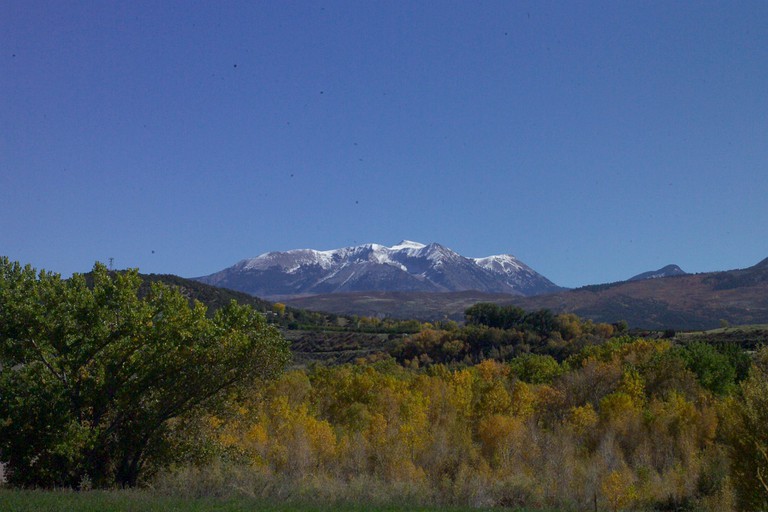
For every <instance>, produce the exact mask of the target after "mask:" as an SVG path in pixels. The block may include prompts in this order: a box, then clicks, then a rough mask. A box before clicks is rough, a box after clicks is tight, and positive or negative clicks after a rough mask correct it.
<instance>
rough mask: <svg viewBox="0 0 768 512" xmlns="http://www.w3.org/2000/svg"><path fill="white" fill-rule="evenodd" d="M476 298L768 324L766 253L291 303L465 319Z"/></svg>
mask: <svg viewBox="0 0 768 512" xmlns="http://www.w3.org/2000/svg"><path fill="white" fill-rule="evenodd" d="M473 301H474V302H479V301H485V302H495V303H498V304H514V305H516V306H519V307H522V308H523V309H525V310H527V311H534V310H538V309H542V308H546V309H550V310H552V311H553V312H555V313H562V312H567V313H575V314H577V315H579V316H581V317H583V318H589V319H592V320H594V321H599V322H609V323H611V322H617V321H620V320H626V321H627V322H628V323H629V325H631V326H633V327H640V328H646V329H683V330H700V329H712V328H715V327H718V326H719V325H720V321H721V320H725V321H727V322H729V323H730V324H732V325H740V324H760V323H768V260H764V261H762V262H760V263H758V264H757V265H755V266H753V267H750V268H747V269H739V270H730V271H724V272H712V273H703V274H688V275H680V276H671V277H659V278H655V279H643V280H637V281H624V282H618V283H609V284H604V285H593V286H585V287H583V288H579V289H576V290H568V291H563V292H559V293H553V294H547V295H538V296H534V297H519V296H512V295H489V294H480V293H473V292H464V293H462V294H456V293H448V294H445V293H441V294H412V293H397V294H395V293H376V294H374V293H358V294H345V295H343V296H336V297H332V296H315V297H303V298H300V299H295V300H291V301H288V304H290V305H292V306H295V307H302V308H307V309H322V310H324V311H331V312H338V313H344V314H372V313H373V312H374V311H375V312H377V313H378V314H379V315H380V316H393V317H401V318H406V317H408V318H418V319H421V320H433V319H442V318H446V317H447V318H451V319H460V318H461V315H462V313H463V310H464V309H465V308H466V307H467V306H468V305H471V304H470V303H472V302H473Z"/></svg>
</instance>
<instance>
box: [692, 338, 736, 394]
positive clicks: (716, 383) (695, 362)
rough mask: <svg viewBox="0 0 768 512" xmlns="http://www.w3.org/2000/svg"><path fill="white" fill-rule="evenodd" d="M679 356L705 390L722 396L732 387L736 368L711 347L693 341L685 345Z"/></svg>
mask: <svg viewBox="0 0 768 512" xmlns="http://www.w3.org/2000/svg"><path fill="white" fill-rule="evenodd" d="M681 355H682V358H683V360H684V361H685V364H686V366H687V367H688V369H689V370H691V371H692V372H693V373H695V374H696V377H697V378H698V379H699V383H701V385H702V386H703V387H705V388H706V389H708V390H710V391H712V392H713V393H716V394H718V395H723V394H725V393H726V392H728V391H729V390H730V389H731V388H732V387H733V385H734V383H735V380H736V368H734V366H733V364H731V361H730V360H729V358H728V357H727V356H725V355H723V354H721V353H720V352H718V351H717V349H715V348H714V347H713V346H712V345H709V344H707V343H703V342H701V341H695V342H693V343H691V344H689V345H686V346H685V348H683V349H682V352H681Z"/></svg>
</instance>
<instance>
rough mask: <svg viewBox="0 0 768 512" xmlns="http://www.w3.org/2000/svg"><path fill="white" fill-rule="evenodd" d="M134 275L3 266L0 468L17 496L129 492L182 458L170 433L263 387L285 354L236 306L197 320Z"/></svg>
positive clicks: (177, 296) (3, 261)
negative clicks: (244, 390) (85, 489)
mask: <svg viewBox="0 0 768 512" xmlns="http://www.w3.org/2000/svg"><path fill="white" fill-rule="evenodd" d="M140 284H141V278H140V276H139V275H138V271H137V270H130V271H126V272H120V273H113V272H109V271H108V270H107V268H106V267H105V266H104V265H102V264H99V263H97V264H96V265H95V266H94V267H93V272H92V274H91V275H90V277H89V280H88V282H87V281H86V278H85V276H83V275H78V274H76V275H74V276H73V277H72V278H71V279H67V280H63V279H61V277H60V276H59V275H57V274H53V273H47V272H40V273H36V271H35V270H34V269H33V268H31V267H30V266H29V265H27V266H24V267H22V266H21V265H20V264H18V263H14V262H11V261H9V260H8V258H0V461H2V462H3V463H5V464H6V468H7V473H8V475H7V476H8V479H9V481H10V482H11V483H12V484H16V485H22V486H77V485H78V483H79V482H80V481H81V480H82V479H87V480H90V481H91V482H92V483H93V485H96V486H107V485H120V486H126V485H127V486H132V485H135V484H136V483H137V481H138V479H139V477H140V475H142V474H145V473H151V472H152V471H154V470H156V469H157V468H159V467H162V466H163V465H164V464H165V463H167V462H169V461H172V460H173V458H174V457H178V456H180V455H182V453H180V452H181V442H180V438H181V437H182V436H179V435H178V428H180V427H184V425H185V423H186V422H185V420H186V419H187V418H195V417H199V416H201V415H202V414H203V413H204V411H206V410H207V409H208V408H210V407H211V406H212V405H215V404H216V402H217V399H218V398H219V397H221V396H222V394H223V393H226V392H228V391H231V390H232V389H233V388H235V387H237V386H240V385H243V384H247V383H250V382H253V380H254V379H257V378H271V377H273V376H275V375H277V374H278V372H280V371H281V370H282V369H283V367H284V366H285V364H286V363H287V361H288V359H289V349H288V345H287V342H286V341H285V340H284V339H283V338H282V337H281V336H280V334H279V333H278V331H277V330H276V329H275V328H274V327H271V326H269V325H267V324H266V322H265V320H264V318H263V317H262V316H261V315H259V314H258V313H256V312H254V311H253V310H252V309H251V308H250V307H247V306H239V305H237V304H236V303H234V301H233V302H232V303H231V304H230V305H228V306H226V307H224V308H222V309H220V310H219V311H217V312H216V314H215V315H214V317H213V318H210V319H209V318H206V314H205V313H206V308H205V306H203V305H202V304H200V303H195V304H194V305H193V306H190V304H189V302H188V300H187V299H186V298H185V297H184V296H183V295H182V294H181V293H180V292H179V291H178V290H176V289H172V288H170V287H168V286H164V285H162V284H153V285H152V288H151V291H150V293H149V294H148V295H146V296H144V297H140V295H139V292H138V291H139V285H140Z"/></svg>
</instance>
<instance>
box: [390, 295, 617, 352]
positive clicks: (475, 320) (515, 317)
mask: <svg viewBox="0 0 768 512" xmlns="http://www.w3.org/2000/svg"><path fill="white" fill-rule="evenodd" d="M626 332H627V325H626V323H625V322H620V323H617V324H605V323H593V322H592V321H591V320H581V319H580V318H579V317H577V316H576V315H574V314H561V315H554V314H552V312H550V311H549V310H546V309H544V310H540V311H533V312H529V313H526V312H525V311H524V310H522V309H521V308H518V307H515V306H499V305H497V304H489V303H481V304H476V305H474V306H472V307H470V308H468V309H467V310H466V312H465V323H464V325H463V326H459V325H458V324H456V323H455V322H449V321H448V322H437V323H435V324H434V325H432V324H427V325H425V326H423V327H422V330H421V331H419V332H418V333H417V334H415V335H413V336H409V337H407V338H405V339H403V340H402V341H401V342H400V343H399V344H398V345H397V346H396V347H395V349H394V350H393V351H392V352H391V355H392V356H393V357H395V358H396V359H397V360H398V361H399V362H401V363H403V364H406V365H408V366H412V367H418V366H423V365H429V364H435V363H440V364H454V363H462V364H468V365H471V364H477V363H479V362H480V361H483V360H485V359H495V360H500V361H506V360H509V359H511V358H513V357H516V356H519V355H522V354H527V353H535V354H546V355H551V356H553V357H554V358H555V359H557V360H558V361H563V360H565V359H566V358H567V357H569V356H571V355H573V354H576V353H578V352H579V351H580V350H581V349H582V348H584V347H586V346H589V345H596V344H601V343H604V342H605V341H606V340H608V339H610V338H611V337H613V336H616V335H620V334H624V333H626Z"/></svg>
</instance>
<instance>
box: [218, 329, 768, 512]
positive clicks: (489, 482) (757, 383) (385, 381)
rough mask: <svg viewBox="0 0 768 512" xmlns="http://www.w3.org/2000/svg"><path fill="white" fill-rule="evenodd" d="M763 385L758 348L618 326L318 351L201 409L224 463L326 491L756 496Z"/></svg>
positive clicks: (625, 505) (644, 501) (681, 504)
mask: <svg viewBox="0 0 768 512" xmlns="http://www.w3.org/2000/svg"><path fill="white" fill-rule="evenodd" d="M745 358H746V362H747V366H748V369H747V371H746V373H745V374H740V370H739V367H740V366H739V365H741V364H743V363H744V362H745ZM766 401H768V349H764V350H762V351H761V352H759V353H757V354H755V355H754V358H753V359H752V360H751V364H750V359H749V356H746V355H744V354H741V355H738V356H736V357H734V358H730V357H729V356H727V355H724V354H721V353H719V352H717V351H715V350H714V349H712V348H711V347H709V346H707V345H703V344H696V345H691V346H690V347H687V348H679V347H675V346H673V345H672V343H671V342H670V341H669V340H648V339H633V338H629V337H626V336H625V337H620V338H615V339H613V340H610V341H608V342H606V343H603V344H601V345H594V346H588V347H585V348H583V349H582V350H580V351H579V352H577V353H575V354H573V355H572V356H570V357H568V358H567V359H566V360H564V361H562V362H558V361H557V360H555V358H553V357H552V356H549V355H536V354H526V355H522V356H517V357H514V358H512V359H511V360H509V361H508V362H499V361H494V360H485V361H483V362H481V363H479V364H477V365H474V366H468V367H464V368H454V369H449V368H448V367H446V366H445V365H441V364H435V365H430V366H428V367H427V368H422V369H420V370H412V369H407V368H403V367H402V366H400V365H398V364H396V363H395V361H394V360H392V359H384V360H382V361H379V362H377V363H373V364H364V363H363V362H360V364H357V365H344V366H337V367H332V368H328V367H322V366H316V367H314V368H311V369H309V370H305V371H292V372H289V373H286V374H285V375H283V376H282V377H281V378H279V379H278V380H277V381H275V382H273V383H271V384H269V385H266V386H263V387H256V388H253V389H251V390H250V391H249V392H248V393H246V394H244V395H241V396H239V397H238V399H237V400H235V401H233V402H232V406H231V407H230V409H229V412H228V413H227V414H222V415H217V416H212V417H209V418H208V419H207V420H206V421H207V426H208V429H209V434H210V435H211V437H212V439H214V440H215V441H216V443H217V444H218V446H219V448H220V449H222V450H223V453H224V454H225V455H224V457H225V459H226V460H229V461H230V463H235V464H241V465H244V467H248V468H249V469H248V470H247V471H246V472H245V473H242V472H241V473H234V474H231V475H229V476H228V477H227V478H231V479H234V480H235V481H236V482H237V483H236V484H234V485H250V486H254V485H255V484H253V482H254V477H253V475H259V477H258V478H257V479H256V480H255V481H257V482H259V483H258V485H255V487H257V488H258V490H257V491H254V492H258V493H262V494H264V493H266V494H267V495H269V494H270V493H271V492H273V491H274V489H279V488H280V485H281V484H280V483H281V482H282V483H283V485H285V482H291V486H293V487H292V488H294V489H298V490H297V491H296V492H303V493H309V494H312V493H317V494H319V495H320V496H324V497H325V499H328V500H332V499H334V496H342V497H343V496H351V495H353V494H354V493H362V494H363V496H364V495H365V493H366V492H367V491H365V490H364V489H378V491H377V492H383V491H381V490H382V489H389V492H390V493H391V494H390V497H393V495H394V494H397V495H399V496H401V497H402V496H408V497H409V499H411V500H413V501H415V502H420V503H431V504H443V505H451V504H464V505H466V504H470V505H475V506H489V505H500V506H508V507H518V506H524V507H532V508H539V507H541V508H557V509H561V510H595V509H598V510H629V509H649V508H652V509H655V510H694V509H695V510H713V511H715V510H717V511H727V510H736V509H738V510H764V507H765V506H766V505H767V504H768V501H767V500H768V488H766V486H765V474H766V473H765V472H766V470H768V457H766V452H765V450H766V446H767V445H766V443H768V432H767V431H766V429H765V425H766V424H768V423H766V422H768V407H767V406H768V404H767V403H766ZM244 475H250V476H249V477H248V478H246V477H245V476H244ZM249 478H250V479H249ZM243 479H244V480H243ZM243 482H246V483H243ZM249 488H253V487H249ZM269 489H272V490H271V491H270V490H269ZM289 494H290V493H289ZM363 499H364V498H363Z"/></svg>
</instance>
